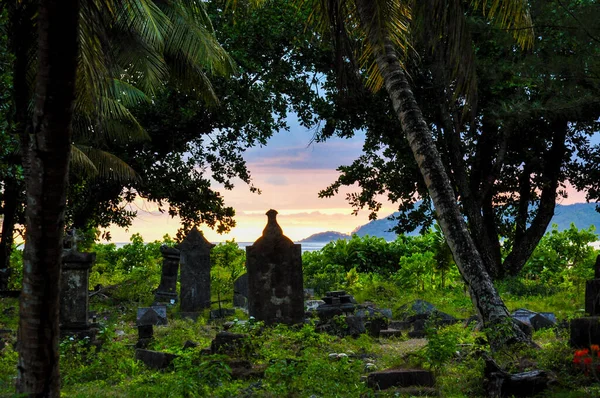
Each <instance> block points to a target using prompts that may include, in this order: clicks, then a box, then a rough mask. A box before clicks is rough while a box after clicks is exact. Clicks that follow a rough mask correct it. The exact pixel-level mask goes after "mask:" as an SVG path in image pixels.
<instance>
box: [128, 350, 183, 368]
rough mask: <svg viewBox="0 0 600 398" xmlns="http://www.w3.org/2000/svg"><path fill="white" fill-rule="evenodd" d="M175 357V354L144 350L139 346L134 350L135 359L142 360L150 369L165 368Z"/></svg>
mask: <svg viewBox="0 0 600 398" xmlns="http://www.w3.org/2000/svg"><path fill="white" fill-rule="evenodd" d="M175 358H177V355H175V354H168V353H166V352H159V351H151V350H144V349H141V348H138V349H137V350H135V359H137V360H138V361H142V362H143V363H144V364H145V365H146V366H147V367H149V368H150V369H157V370H160V369H166V368H167V367H169V365H171V363H172V362H173V360H174V359H175Z"/></svg>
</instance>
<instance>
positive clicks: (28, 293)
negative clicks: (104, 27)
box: [17, 0, 79, 397]
mask: <svg viewBox="0 0 600 398" xmlns="http://www.w3.org/2000/svg"><path fill="white" fill-rule="evenodd" d="M37 21H38V33H39V39H38V40H39V47H38V72H37V81H36V89H35V95H36V101H35V113H34V118H33V127H32V131H30V132H29V134H23V135H22V136H21V140H22V148H23V152H24V170H25V183H26V189H27V212H26V228H27V229H26V233H25V242H26V243H25V251H24V256H23V257H24V258H23V268H24V272H23V290H22V293H21V302H20V321H19V332H18V340H19V361H18V377H17V392H19V393H24V394H26V395H28V396H43V397H59V396H60V380H59V367H58V359H59V355H58V343H59V323H58V311H59V293H60V270H61V255H62V237H63V229H64V212H65V205H66V199H65V198H66V186H67V179H68V166H69V157H70V145H71V122H72V117H73V101H74V98H75V94H74V92H75V74H76V73H75V71H76V65H77V50H78V45H77V37H78V35H77V31H78V21H79V1H78V0H42V1H40V5H39V13H38V20H37Z"/></svg>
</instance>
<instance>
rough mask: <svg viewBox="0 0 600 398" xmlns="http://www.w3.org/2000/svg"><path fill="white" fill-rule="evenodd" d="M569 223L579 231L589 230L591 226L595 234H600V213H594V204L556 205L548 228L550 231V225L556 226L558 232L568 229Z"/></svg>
mask: <svg viewBox="0 0 600 398" xmlns="http://www.w3.org/2000/svg"><path fill="white" fill-rule="evenodd" d="M571 223H573V224H575V226H576V227H577V228H579V229H584V228H589V227H590V226H591V225H593V226H595V227H596V232H600V213H598V212H597V211H596V203H575V204H572V205H565V206H563V205H558V206H556V208H555V209H554V217H552V221H551V222H550V225H549V226H548V230H551V229H552V224H556V225H558V230H559V231H562V230H565V229H568V228H569V226H570V225H571Z"/></svg>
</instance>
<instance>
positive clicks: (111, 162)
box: [77, 145, 140, 181]
mask: <svg viewBox="0 0 600 398" xmlns="http://www.w3.org/2000/svg"><path fill="white" fill-rule="evenodd" d="M77 150H78V151H79V152H80V153H81V154H82V155H83V156H85V157H86V158H87V159H88V160H89V162H91V163H92V164H93V165H94V167H95V168H96V170H97V174H98V176H100V177H103V178H110V179H113V180H115V181H138V180H139V178H140V177H139V175H138V174H137V173H136V172H135V170H133V169H132V168H131V166H129V165H128V164H127V163H125V162H124V161H123V160H121V159H119V158H118V157H117V156H115V155H113V154H111V153H109V152H105V151H102V150H100V149H97V148H92V147H90V146H83V145H77Z"/></svg>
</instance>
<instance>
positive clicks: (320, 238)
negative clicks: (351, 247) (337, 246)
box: [300, 231, 350, 242]
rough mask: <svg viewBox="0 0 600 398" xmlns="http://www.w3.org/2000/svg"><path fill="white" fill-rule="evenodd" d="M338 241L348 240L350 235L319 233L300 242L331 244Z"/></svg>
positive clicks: (328, 232) (333, 232) (329, 232)
mask: <svg viewBox="0 0 600 398" xmlns="http://www.w3.org/2000/svg"><path fill="white" fill-rule="evenodd" d="M338 239H350V235H348V234H344V233H342V232H335V231H327V232H319V233H318V234H313V235H311V236H309V237H308V238H304V239H302V240H301V241H300V242H331V241H332V240H338Z"/></svg>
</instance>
